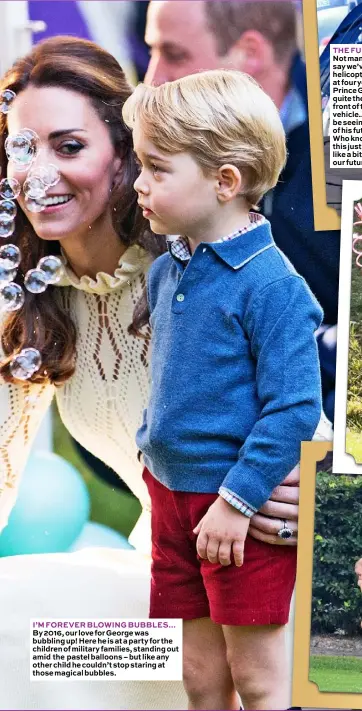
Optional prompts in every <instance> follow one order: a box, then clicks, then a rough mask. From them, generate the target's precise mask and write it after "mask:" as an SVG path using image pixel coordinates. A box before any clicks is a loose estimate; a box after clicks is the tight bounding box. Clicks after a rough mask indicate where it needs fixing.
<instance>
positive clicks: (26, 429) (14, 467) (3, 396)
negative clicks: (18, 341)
mask: <svg viewBox="0 0 362 711" xmlns="http://www.w3.org/2000/svg"><path fill="white" fill-rule="evenodd" d="M0 357H1V355H0ZM53 394H54V386H53V385H51V384H45V385H37V384H34V383H31V384H30V383H24V384H23V383H19V384H12V383H10V384H9V383H5V382H4V381H3V380H1V379H0V532H1V530H2V529H3V528H4V527H5V526H6V525H7V522H8V518H9V515H10V512H11V509H12V508H13V506H14V504H15V501H16V497H17V492H18V488H19V482H20V477H21V474H22V471H23V469H24V467H25V464H26V460H27V458H28V456H29V453H30V449H31V446H32V443H33V440H34V438H35V435H36V433H37V431H38V429H39V426H40V423H41V420H42V419H43V417H44V415H45V413H46V411H47V409H48V407H49V406H50V403H51V401H52V397H53Z"/></svg>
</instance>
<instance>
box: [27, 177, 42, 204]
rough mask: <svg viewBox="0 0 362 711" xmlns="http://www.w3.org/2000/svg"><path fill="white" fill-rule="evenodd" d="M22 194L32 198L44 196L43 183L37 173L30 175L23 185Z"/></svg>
mask: <svg viewBox="0 0 362 711" xmlns="http://www.w3.org/2000/svg"><path fill="white" fill-rule="evenodd" d="M23 190H24V195H26V197H28V198H31V199H32V200H38V199H39V198H42V197H45V191H46V186H45V183H44V182H43V181H42V180H41V178H39V177H38V176H37V175H30V176H29V177H28V178H27V179H26V180H25V182H24V185H23Z"/></svg>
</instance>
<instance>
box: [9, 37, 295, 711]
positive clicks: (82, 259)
mask: <svg viewBox="0 0 362 711" xmlns="http://www.w3.org/2000/svg"><path fill="white" fill-rule="evenodd" d="M5 89H11V90H12V91H14V92H15V94H16V97H15V99H14V101H13V103H12V107H11V110H10V111H9V113H8V114H6V115H5V114H3V115H0V166H1V169H2V172H1V177H4V176H6V174H7V176H8V177H11V178H16V179H17V180H18V181H19V182H20V184H21V185H23V183H24V180H25V179H26V173H23V172H18V171H16V170H15V167H14V164H13V163H12V162H11V163H9V164H8V163H7V158H6V153H5V148H4V143H5V140H6V138H7V136H8V135H14V134H16V133H18V132H19V131H21V130H22V129H24V128H25V127H26V128H30V129H32V130H33V131H35V132H36V134H37V135H38V137H39V142H40V143H39V146H40V147H41V150H40V151H39V153H38V156H37V157H36V159H35V161H36V163H35V165H36V164H38V165H40V164H42V165H43V166H45V167H46V165H49V164H50V163H51V164H55V165H56V166H57V168H58V170H59V173H60V181H59V182H58V184H57V185H56V186H55V187H53V188H51V189H50V190H49V191H48V193H47V198H46V200H45V209H43V210H42V211H40V212H31V211H29V209H28V206H27V204H26V201H25V198H24V195H23V194H21V195H20V196H19V198H18V205H19V208H20V209H18V214H17V217H16V222H15V232H14V234H13V235H12V236H11V238H9V240H8V241H9V242H11V243H14V244H16V245H17V246H18V247H19V248H20V251H21V255H22V261H21V265H20V269H19V273H18V276H17V281H18V283H19V284H20V285H22V284H23V279H24V275H25V273H26V272H27V271H28V270H29V269H31V268H34V267H35V266H36V265H37V263H38V260H39V259H40V258H41V257H43V256H44V255H46V254H60V253H61V254H62V255H63V257H64V260H65V262H66V265H65V275H64V277H63V278H62V281H61V282H60V283H59V284H57V285H54V286H49V287H48V288H47V290H46V291H45V292H44V293H41V294H37V295H35V294H31V293H28V292H26V295H25V304H24V306H23V307H22V308H21V310H19V311H16V312H13V313H10V314H6V318H5V320H4V323H3V326H2V351H3V359H2V365H1V368H0V376H1V379H2V382H1V386H0V529H1V528H2V527H4V526H5V525H6V522H7V518H8V515H9V513H10V511H11V508H12V506H13V504H14V502H15V499H16V491H17V486H18V482H19V478H20V475H21V472H22V470H23V468H24V465H25V462H26V458H27V455H28V453H29V450H30V446H31V443H32V441H33V439H34V436H35V434H36V432H37V429H38V426H39V423H40V421H41V419H42V417H43V415H44V414H45V412H46V410H47V408H48V407H49V405H50V403H51V400H52V398H53V396H54V394H55V396H56V399H57V403H58V407H59V411H60V414H61V417H62V420H63V422H64V424H65V426H66V427H67V429H68V430H69V432H70V433H71V434H72V435H73V437H75V439H76V440H78V441H79V442H80V443H81V444H82V445H83V446H84V447H85V448H86V449H88V450H89V451H91V452H92V453H93V454H94V455H95V456H97V457H98V458H100V459H101V460H102V461H104V462H105V463H106V464H107V465H108V466H110V467H111V468H113V469H114V470H115V471H116V472H117V473H118V474H119V476H120V477H122V479H124V481H125V482H126V483H127V485H128V486H129V487H130V488H131V490H132V491H133V492H134V494H135V495H136V496H138V498H139V499H140V501H141V503H142V504H143V505H144V508H145V509H147V506H148V494H147V491H146V488H145V485H144V483H143V481H142V477H141V466H140V464H139V462H138V460H137V451H136V446H135V443H134V435H135V432H136V429H137V426H138V424H139V422H140V418H141V412H142V409H143V407H144V406H145V405H146V402H147V391H148V374H147V366H148V356H149V352H148V350H149V327H148V325H147V314H146V312H145V309H144V308H143V306H142V303H144V302H142V294H143V293H144V286H145V275H146V272H147V269H148V267H149V265H150V262H151V261H152V259H153V258H154V256H155V255H156V254H158V253H160V252H161V251H163V249H164V241H163V240H160V238H159V237H158V238H157V241H156V238H155V237H154V236H153V235H151V234H150V233H149V231H147V228H146V223H145V221H144V220H143V218H142V216H141V213H140V211H139V208H138V206H137V197H136V193H135V192H134V190H133V182H134V181H135V179H136V176H137V168H136V165H135V161H134V157H133V152H132V141H131V134H130V132H129V131H128V129H127V128H126V127H125V125H124V124H123V121H122V118H121V115H122V114H121V111H122V105H123V103H124V101H125V100H126V99H127V97H128V96H129V94H130V91H131V89H130V87H129V86H128V84H127V82H126V80H125V77H124V74H123V72H122V70H121V68H120V67H119V65H118V63H117V62H116V60H115V59H114V58H113V57H112V56H110V55H109V54H108V53H106V52H105V51H103V50H102V49H101V48H99V47H97V46H96V45H94V44H92V43H89V42H85V41H81V40H78V39H75V38H71V37H57V38H54V39H51V40H47V41H45V42H44V43H41V44H39V45H37V46H36V47H35V48H34V50H33V51H32V53H31V54H30V55H29V56H28V57H26V58H24V59H20V60H18V61H17V62H16V64H15V65H14V67H13V68H12V69H10V70H9V71H8V72H7V74H6V75H5V77H4V79H3V81H2V83H1V84H0V92H1V91H4V90H5ZM43 207H44V205H43ZM28 346H31V347H33V348H36V349H38V350H39V352H40V353H41V355H42V366H41V368H40V369H39V370H38V371H37V372H36V373H35V374H34V375H33V376H32V377H31V378H30V379H29V380H28V381H26V383H19V381H15V380H14V378H13V377H12V375H11V371H10V362H11V359H12V357H13V355H14V354H15V353H17V352H19V351H20V350H21V349H22V348H24V347H28ZM297 482H298V475H297V474H296V473H294V474H292V476H291V477H290V478H289V480H288V482H287V484H288V485H289V486H287V487H284V489H283V487H282V489H283V491H281V490H280V488H279V491H277V492H276V493H275V497H274V498H275V499H276V501H274V502H270V503H269V504H268V505H267V507H266V508H265V510H264V513H267V514H269V515H271V516H273V515H274V516H278V518H275V519H272V518H267V517H264V516H262V515H258V516H256V517H255V519H254V526H253V529H252V531H251V532H252V533H253V534H254V535H255V536H257V537H259V538H262V539H263V538H264V540H267V541H269V542H274V543H283V542H284V541H283V540H282V539H281V538H278V535H277V533H278V531H280V530H281V529H283V528H284V529H285V525H284V524H283V522H282V521H281V519H287V521H286V523H287V524H288V525H289V527H290V528H292V530H293V531H295V530H296V521H295V519H296V518H297V506H296V505H295V504H296V503H297V493H296V492H297V486H295V487H294V486H290V485H291V484H293V483H294V484H297ZM280 501H284V502H286V503H279V502H280ZM144 517H145V518H146V521H145V525H144V526H143V527H142V526H141V524H140V522H138V524H137V526H136V527H140V529H139V530H140V536H139V541H140V543H141V544H142V547H144V548H145V547H146V548H147V549H148V546H149V538H150V536H149V528H148V526H149V522H148V513H147V511H146V514H144ZM141 519H142V516H141ZM141 519H140V521H141ZM133 541H135V538H134V537H133ZM285 543H286V544H292V545H295V543H296V539H295V537H294V536H293V537H292V538H291V539H290V540H287V541H285ZM124 575H125V576H126V575H128V576H129V575H131V573H130V572H129V571H128V570H127V568H126V567H125V571H124ZM145 587H147V585H146V586H145ZM147 596H148V590H147V593H146V591H145V595H144V602H142V605H141V606H140V610H139V613H138V616H139V617H142V616H143V617H144V616H147V606H148V600H147ZM128 600H129V597H128V599H127V594H126V593H125V594H124V596H123V597H122V599H120V602H119V616H120V617H121V616H124V617H126V616H127V614H129V613H127V609H131V606H130V607H129V608H128ZM0 607H1V603H0ZM57 614H59V611H58V612H57ZM132 614H133V615H134V614H135V612H134V607H132ZM104 615H105V616H107V610H106V609H105V610H104ZM144 684H146V685H145V686H143V687H142V688H143V694H147V687H148V684H147V683H145V682H144ZM133 685H134V686H133V687H132V689H134V693H135V694H136V693H138V694H139V684H138V683H136V682H133ZM175 686H177V689H178V691H177V694H178V695H179V697H180V686H179V685H175V684H171V685H169V686H168V687H167V688H166V687H165V694H166V696H167V698H165V699H164V701H163V703H164V706H163V705H162V702H161V701H160V700H159V699H158V701H157V706H155V708H180V706H179V705H177V706H175V704H179V703H180V702H179V700H177V694H176V695H175ZM137 689H138V692H137ZM135 698H136V697H135ZM143 698H147V696H143ZM139 699H140V696H139V695H138V696H137V702H136V703H137V704H139V703H140V701H139ZM120 702H121V703H122V701H121V700H120ZM47 703H49V702H47ZM147 703H149V702H147V701H145V706H144V707H145V708H146V707H147V708H149V706H147ZM47 707H48V708H50V706H47ZM130 707H132V708H135V707H137V708H140V706H138V705H136V706H128V708H130ZM103 708H104V707H103Z"/></svg>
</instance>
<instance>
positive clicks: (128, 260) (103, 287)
mask: <svg viewBox="0 0 362 711" xmlns="http://www.w3.org/2000/svg"><path fill="white" fill-rule="evenodd" d="M62 259H63V262H64V274H63V277H62V278H61V280H60V281H59V282H58V283H57V286H74V288H75V289H80V290H81V291H86V292H88V294H109V293H111V292H112V291H117V290H119V289H122V288H123V287H124V286H125V284H130V282H132V281H133V280H134V279H135V278H136V277H137V276H138V275H139V274H141V272H144V271H147V269H148V267H149V266H150V264H151V261H152V258H151V256H150V255H149V254H148V253H147V252H146V250H145V249H143V247H140V246H139V245H138V244H133V245H131V247H128V249H126V251H125V252H124V253H123V254H122V257H121V259H120V260H119V263H118V267H117V269H116V270H115V272H114V274H107V273H106V272H98V274H97V276H96V278H95V279H92V277H89V276H86V275H84V276H82V277H80V278H79V277H77V275H76V274H75V273H74V272H73V270H72V268H71V267H70V265H69V263H68V261H67V258H66V256H65V254H64V252H63V251H62Z"/></svg>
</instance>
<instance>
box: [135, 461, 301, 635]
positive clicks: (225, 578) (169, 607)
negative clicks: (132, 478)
mask: <svg viewBox="0 0 362 711" xmlns="http://www.w3.org/2000/svg"><path fill="white" fill-rule="evenodd" d="M143 478H144V480H145V482H146V484H147V487H148V490H149V493H150V497H151V502H152V581H151V603H150V617H158V618H168V617H169V618H172V617H180V618H182V619H183V620H193V619H195V618H198V617H210V618H211V619H212V620H213V622H215V623H217V624H222V625H272V624H276V625H284V624H286V623H287V622H288V618H289V608H290V601H291V597H292V594H293V588H294V583H295V574H296V558H297V550H296V546H295V547H294V546H290V547H289V546H278V545H271V544H269V543H262V542H261V541H257V540H256V539H254V538H252V537H251V536H247V539H246V542H245V549H244V564H243V565H242V566H241V568H238V567H236V566H235V565H233V564H232V565H229V566H222V565H220V564H215V563H210V562H209V561H208V560H202V559H201V558H200V557H199V556H198V555H197V551H196V538H197V536H196V535H195V534H194V533H193V528H195V526H196V525H197V524H198V522H199V521H200V519H201V518H202V516H204V514H205V513H206V511H207V510H208V508H209V507H210V506H211V504H212V503H213V502H214V501H215V499H216V498H217V496H218V495H217V494H195V493H188V492H184V491H170V490H169V489H167V488H166V487H165V486H163V484H161V483H160V482H159V481H157V479H155V477H153V476H152V474H151V473H150V472H149V471H148V469H146V468H145V469H144V471H143Z"/></svg>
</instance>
